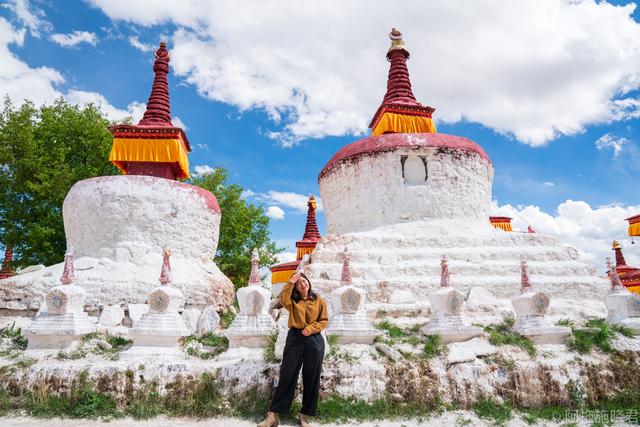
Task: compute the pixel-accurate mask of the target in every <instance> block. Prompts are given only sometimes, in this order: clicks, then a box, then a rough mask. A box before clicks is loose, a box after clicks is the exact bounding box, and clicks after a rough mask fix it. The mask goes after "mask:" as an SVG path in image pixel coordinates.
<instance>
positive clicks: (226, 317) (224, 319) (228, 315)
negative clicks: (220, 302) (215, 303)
mask: <svg viewBox="0 0 640 427" xmlns="http://www.w3.org/2000/svg"><path fill="white" fill-rule="evenodd" d="M233 304H234V308H235V309H236V313H237V311H238V310H239V309H240V306H239V305H238V301H235V302H234V303H233ZM236 313H234V312H233V311H231V310H230V309H227V311H225V312H224V313H222V314H221V315H220V326H221V327H222V329H227V328H228V327H229V326H230V325H231V323H232V322H233V319H235V318H236Z"/></svg>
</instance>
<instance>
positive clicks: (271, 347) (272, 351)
mask: <svg viewBox="0 0 640 427" xmlns="http://www.w3.org/2000/svg"><path fill="white" fill-rule="evenodd" d="M277 340H278V331H274V332H273V333H272V334H271V335H269V337H268V338H267V346H266V347H265V348H264V360H265V361H267V362H270V363H277V362H279V360H278V358H277V357H276V341H277Z"/></svg>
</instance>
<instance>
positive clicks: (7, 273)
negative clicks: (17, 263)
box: [0, 245, 16, 279]
mask: <svg viewBox="0 0 640 427" xmlns="http://www.w3.org/2000/svg"><path fill="white" fill-rule="evenodd" d="M11 261H13V246H11V245H7V246H6V247H5V248H4V261H2V269H1V270H0V279H6V278H7V277H12V276H15V274H16V273H15V272H14V271H13V268H11V266H10V265H9V264H10V263H11Z"/></svg>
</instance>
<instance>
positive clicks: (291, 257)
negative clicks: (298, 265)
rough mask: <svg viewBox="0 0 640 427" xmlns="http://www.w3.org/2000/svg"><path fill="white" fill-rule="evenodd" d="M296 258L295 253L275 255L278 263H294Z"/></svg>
mask: <svg viewBox="0 0 640 427" xmlns="http://www.w3.org/2000/svg"><path fill="white" fill-rule="evenodd" d="M296 256H297V255H296V253H295V252H280V253H279V254H276V258H278V263H281V262H291V261H295V260H296Z"/></svg>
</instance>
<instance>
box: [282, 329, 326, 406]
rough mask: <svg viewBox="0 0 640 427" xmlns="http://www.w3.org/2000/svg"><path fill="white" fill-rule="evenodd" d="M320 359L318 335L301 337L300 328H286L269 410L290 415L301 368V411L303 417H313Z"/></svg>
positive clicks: (321, 347) (317, 391)
mask: <svg viewBox="0 0 640 427" xmlns="http://www.w3.org/2000/svg"><path fill="white" fill-rule="evenodd" d="M323 358H324V339H323V338H322V336H321V335H320V334H315V335H309V336H308V337H305V336H304V335H302V329H294V328H291V329H289V333H288V334H287V341H286V343H285V346H284V355H283V356H282V364H281V365H280V379H279V380H278V386H277V387H276V391H275V392H274V394H273V400H272V401H271V411H272V412H278V413H282V414H288V413H289V412H291V403H292V402H293V397H294V395H295V392H296V385H297V384H298V376H299V375H300V368H301V367H302V387H303V388H302V410H301V411H300V412H301V413H303V414H305V415H316V413H317V410H318V393H319V391H320V373H321V371H322V359H323Z"/></svg>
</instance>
